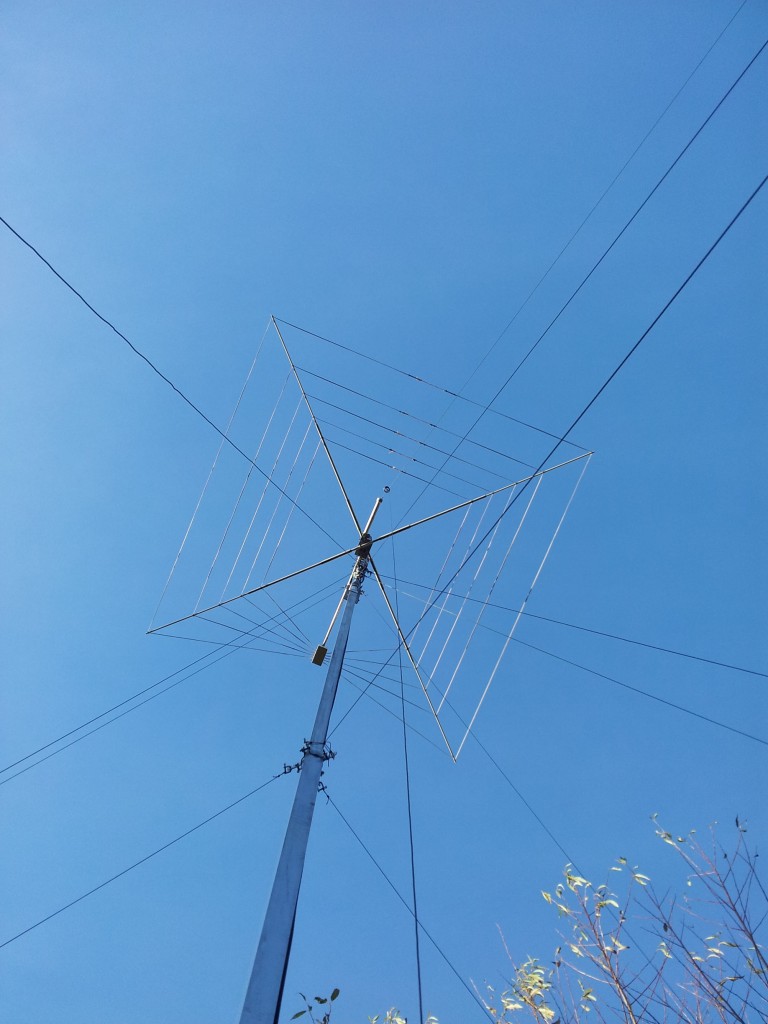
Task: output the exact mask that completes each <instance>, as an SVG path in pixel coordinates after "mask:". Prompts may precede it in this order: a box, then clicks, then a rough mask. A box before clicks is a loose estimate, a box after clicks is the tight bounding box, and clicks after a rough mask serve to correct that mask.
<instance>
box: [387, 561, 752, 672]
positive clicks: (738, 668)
mask: <svg viewBox="0 0 768 1024" xmlns="http://www.w3.org/2000/svg"><path fill="white" fill-rule="evenodd" d="M382 575H383V574H382ZM384 578H385V579H394V577H392V576H385V577H384ZM399 582H400V585H401V586H402V585H403V584H404V585H405V586H408V587H419V588H421V589H422V590H431V589H432V587H430V586H427V585H426V584H424V583H416V582H414V581H413V580H403V579H401V580H400V581H399ZM455 596H456V597H457V598H458V599H460V600H462V601H471V602H474V603H478V604H485V605H487V606H488V607H489V608H497V609H499V610H500V611H504V612H510V613H511V614H513V615H523V616H525V617H526V618H529V619H538V620H539V621H540V622H549V623H551V624H552V625H555V626H565V627H566V628H567V629H577V630H579V631H580V632H582V633H590V634H592V635H593V636H602V637H606V638H608V639H609V640H619V641H621V642H622V643H625V644H634V645H635V646H636V647H645V648H647V649H648V650H651V651H659V652H661V653H662V654H673V655H675V656H676V657H678V658H687V659H689V660H690V661H700V662H703V663H704V664H705V665H714V666H716V667H717V668H727V669H731V670H732V671H734V672H744V673H746V674H747V675H751V676H760V677H761V678H762V679H768V672H760V671H758V670H757V669H754V668H745V667H744V666H743V665H733V664H732V663H731V662H728V661H718V660H717V659H716V658H705V657H704V656H703V655H701V654H691V653H690V652H689V651H678V650H675V648H673V647H661V646H660V645H659V644H652V643H648V642H646V641H644V640H634V639H632V638H631V637H628V636H621V635H619V634H618V633H607V632H606V631H605V630H601V629H592V628H590V627H589V626H579V625H577V624H576V623H574V622H565V621H564V620H563V619H553V618H552V617H551V616H548V615H537V614H536V613H534V612H528V611H525V610H522V611H521V609H519V608H511V607H509V606H508V605H503V604H498V603H496V602H495V601H484V600H483V599H482V598H479V597H472V595H471V594H456V595H455Z"/></svg>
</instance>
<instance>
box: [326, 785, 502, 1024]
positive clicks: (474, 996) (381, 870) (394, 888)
mask: <svg viewBox="0 0 768 1024" xmlns="http://www.w3.org/2000/svg"><path fill="white" fill-rule="evenodd" d="M326 796H327V797H328V803H329V804H330V805H331V807H333V809H334V810H335V811H336V813H337V814H338V815H339V817H340V818H341V820H342V821H343V822H344V824H345V825H346V826H347V828H348V829H349V831H350V832H351V833H352V835H353V836H354V837H355V839H356V840H357V842H358V843H359V844H360V846H361V847H362V848H363V850H364V851H365V853H366V855H367V857H368V858H369V860H370V861H371V862H372V864H373V865H374V867H375V868H376V870H377V871H378V872H379V874H380V875H381V876H382V878H383V879H384V881H385V882H386V883H387V885H388V886H389V887H390V889H392V891H393V892H394V894H395V895H396V896H397V898H398V899H399V900H400V902H401V903H402V904H403V906H404V907H405V909H406V910H407V911H408V913H409V914H410V915H411V916H414V915H413V910H412V909H411V907H410V906H409V905H408V901H407V900H406V898H405V897H404V896H403V895H402V893H401V892H400V890H399V889H398V888H397V886H396V885H395V883H394V882H393V881H392V879H391V878H390V877H389V875H388V874H387V873H386V871H385V870H384V868H383V867H382V866H381V864H380V863H379V862H378V861H377V860H376V858H375V857H374V855H373V854H372V853H371V851H370V850H369V849H368V847H367V846H366V845H365V843H364V842H363V840H362V839H361V837H360V835H359V833H358V832H357V831H356V830H355V829H354V828H353V826H352V824H351V822H350V821H349V819H348V818H347V817H346V816H345V815H344V814H343V812H342V810H341V808H340V807H339V806H338V804H337V803H336V801H335V800H334V799H333V797H332V796H331V795H330V793H326ZM418 926H419V928H420V929H421V931H422V932H423V933H424V934H425V935H426V937H427V938H428V939H429V941H430V942H431V943H432V945H433V946H434V948H435V949H436V950H437V952H438V953H439V954H440V956H441V957H442V959H443V961H444V962H445V964H446V965H447V966H448V967H449V968H450V970H451V972H452V973H453V975H454V977H456V978H457V979H458V981H459V982H460V983H461V985H462V986H463V987H464V989H466V991H467V992H468V993H469V995H470V997H471V998H472V1000H473V1001H474V1003H475V1004H476V1005H477V1006H479V1007H480V1009H481V1010H482V1011H483V1013H484V1014H485V1016H486V1017H488V1018H489V1019H490V1020H495V1018H494V1017H492V1016H491V1014H490V1013H489V1012H488V1010H487V1009H486V1007H485V1006H484V1005H483V1003H482V1002H481V1001H480V999H478V997H477V993H476V992H474V991H473V989H472V988H471V987H470V986H469V985H468V984H467V982H466V981H465V980H464V978H462V976H461V974H460V973H459V971H458V970H457V968H456V967H455V966H454V964H453V963H451V961H450V960H449V959H448V956H447V955H446V953H445V952H444V951H443V950H442V949H441V948H440V946H439V945H438V943H437V940H436V939H435V938H434V936H433V935H431V933H430V932H429V931H428V930H427V929H426V928H425V927H424V923H423V921H419V922H418ZM422 1024H423V1018H422Z"/></svg>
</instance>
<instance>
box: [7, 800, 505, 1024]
mask: <svg viewBox="0 0 768 1024" xmlns="http://www.w3.org/2000/svg"><path fill="white" fill-rule="evenodd" d="M325 795H326V797H327V798H328V803H329V804H330V805H331V807H333V809H334V811H336V813H337V814H338V816H339V817H340V818H341V820H342V821H343V822H344V824H345V825H346V826H347V828H348V829H349V831H350V832H351V833H352V835H353V836H354V837H355V839H356V840H357V841H358V843H359V844H360V846H361V847H362V848H363V850H364V851H365V853H366V855H367V856H368V858H369V859H370V861H371V862H372V863H373V865H374V867H375V868H376V870H377V871H378V872H379V874H380V875H381V876H382V878H383V879H384V881H385V882H386V883H387V885H388V886H389V887H390V889H391V890H392V892H394V894H395V896H397V898H398V899H399V900H400V902H401V903H402V904H403V906H404V907H405V909H406V910H407V911H408V913H409V914H410V915H411V916H412V917H413V916H414V913H413V910H412V909H411V908H410V906H409V905H408V901H407V900H406V899H405V897H404V896H403V895H402V894H401V892H400V890H399V889H398V888H397V886H396V885H395V883H394V882H393V881H392V879H391V878H390V877H389V875H388V874H387V873H386V871H385V870H384V868H383V867H382V866H381V864H379V862H378V861H377V860H376V858H375V857H374V855H373V854H372V853H371V851H370V850H369V849H368V847H367V846H366V845H365V843H364V842H363V840H362V839H361V838H360V836H359V834H358V833H357V832H356V831H355V829H354V828H353V827H352V825H351V824H350V822H349V820H348V819H347V818H346V817H345V816H344V814H343V813H342V812H341V810H340V808H339V807H338V805H337V804H336V802H335V800H334V799H333V797H332V796H331V795H330V793H328V792H326V794H325ZM418 927H419V928H420V929H421V931H423V932H424V934H425V935H426V937H427V938H428V939H429V941H430V942H431V943H432V945H433V946H434V947H435V949H436V950H437V952H438V953H439V954H440V956H441V957H442V958H443V960H444V962H445V963H446V964H447V965H448V967H449V968H450V969H451V971H452V972H453V974H454V976H455V977H456V978H457V979H458V981H459V982H460V983H461V984H462V985H463V987H464V988H465V989H466V991H467V992H468V993H469V995H470V996H471V997H472V999H473V1000H474V1002H475V1003H476V1004H477V1005H478V1006H479V1007H480V1009H481V1010H482V1011H483V1013H484V1014H485V1016H486V1017H488V1018H490V1020H494V1018H493V1017H492V1016H491V1015H490V1014H489V1013H488V1011H487V1010H486V1008H485V1006H483V1004H482V1002H481V1001H480V1000H479V999H478V997H477V994H476V993H475V992H474V991H473V990H472V989H471V988H470V986H469V985H468V984H467V983H466V981H465V980H464V979H463V978H462V976H461V975H460V974H459V972H458V970H457V969H456V967H455V966H454V965H453V964H452V963H451V961H450V960H449V959H448V956H447V955H446V953H444V952H443V950H442V949H441V948H440V946H439V945H438V943H437V940H436V939H435V938H434V937H433V936H432V935H431V934H430V932H428V931H427V929H426V928H425V927H424V923H423V921H418ZM0 948H2V947H0ZM422 1024H423V1019H422Z"/></svg>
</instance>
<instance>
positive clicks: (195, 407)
mask: <svg viewBox="0 0 768 1024" xmlns="http://www.w3.org/2000/svg"><path fill="white" fill-rule="evenodd" d="M0 224H4V225H5V226H6V227H7V228H8V230H9V231H10V232H11V234H12V235H15V237H16V238H18V240H19V241H20V242H21V243H22V244H23V245H25V246H26V247H27V248H28V249H29V250H30V252H32V253H34V255H35V256H37V258H38V259H39V260H40V261H41V262H42V263H44V264H45V265H46V267H48V269H49V270H50V271H51V273H52V274H53V275H54V276H55V277H57V278H58V279H59V281H61V283H62V284H63V285H64V286H65V287H66V288H68V289H69V290H70V291H71V292H72V294H73V295H74V296H75V297H76V298H78V299H79V300H80V301H81V302H82V303H83V305H84V306H86V307H87V308H88V309H89V310H90V311H91V313H93V315H94V316H95V317H97V318H98V319H99V320H101V322H102V323H103V324H105V325H106V326H107V327H108V328H109V329H110V330H111V331H113V332H114V333H115V334H116V335H117V337H118V338H120V340H121V341H124V342H125V344H126V345H127V346H128V348H130V350H131V351H132V352H133V353H134V354H135V355H137V356H138V357H139V359H141V360H142V361H143V362H144V363H146V364H147V366H148V367H149V368H150V370H152V372H153V373H155V374H156V375H157V376H158V377H159V378H160V379H161V380H162V381H164V382H165V383H166V384H167V385H168V386H169V387H170V388H171V390H172V391H173V392H174V393H175V394H177V395H178V396H179V398H180V399H181V400H182V401H183V402H185V403H186V404H187V405H188V406H189V408H190V409H192V411H193V412H195V413H196V414H197V415H198V416H199V417H200V418H201V419H202V420H204V421H205V422H206V423H207V424H208V426H209V427H211V428H212V429H213V430H215V431H216V433H217V434H218V435H219V436H220V437H221V438H223V440H224V442H225V443H226V444H228V445H229V446H230V447H231V448H233V449H234V450H235V451H236V452H237V453H238V454H239V455H242V457H243V458H244V459H246V461H248V462H250V463H251V465H252V466H253V468H254V469H255V470H256V472H257V473H260V474H261V476H263V477H264V478H265V479H267V480H269V477H268V475H267V474H266V473H265V472H264V470H263V469H262V468H261V466H259V465H257V464H256V463H255V462H254V460H253V459H252V458H251V457H250V455H248V454H247V453H246V452H245V451H243V449H242V448H241V447H240V445H238V444H237V443H236V442H235V441H233V440H232V438H231V437H229V436H228V435H227V434H226V433H225V432H224V431H223V430H222V429H221V427H220V426H219V425H218V424H217V423H215V422H214V421H213V420H212V419H211V418H210V417H209V416H207V415H206V413H204V412H203V410H202V409H201V408H200V406H198V405H196V404H195V403H194V402H193V401H192V399H191V398H189V397H187V395H186V394H184V392H183V391H182V390H181V388H179V387H177V386H176V385H175V384H174V383H173V381H172V380H171V379H170V377H168V376H166V375H165V374H164V373H163V371H162V370H161V369H159V367H157V366H156V365H155V364H154V363H153V362H152V360H151V359H150V358H149V357H148V356H146V355H145V354H144V353H143V352H142V351H141V350H140V349H139V348H137V347H136V345H134V344H133V342H132V341H130V340H129V339H128V338H127V337H126V336H125V335H124V334H123V332H122V331H120V330H118V328H117V327H115V325H114V324H113V323H112V321H111V320H108V319H107V318H106V317H105V316H103V315H102V314H101V313H100V312H99V311H98V310H97V309H96V308H95V307H94V306H92V305H91V303H90V302H89V301H88V300H87V299H86V298H85V296H84V295H83V294H82V293H81V292H79V291H78V290H77V288H75V286H74V285H72V284H70V283H69V281H68V280H67V279H66V278H65V277H64V275H63V274H60V273H59V271H58V270H57V269H56V268H55V267H54V266H53V264H52V263H51V262H50V261H49V260H47V259H46V258H45V256H43V254H42V253H41V252H40V250H39V249H37V248H35V246H34V245H32V243H31V242H28V241H27V239H26V238H25V237H24V236H23V235H22V234H21V233H20V232H18V231H17V230H16V228H14V227H13V226H12V225H11V224H9V223H8V221H7V220H6V219H5V217H3V216H0ZM269 482H270V483H271V484H272V486H273V487H276V488H277V489H278V490H279V491H280V493H281V494H283V495H284V496H285V497H287V498H288V500H289V501H290V502H292V503H294V504H295V502H293V499H292V498H290V497H289V496H288V495H287V494H285V492H284V491H283V489H282V488H281V487H280V485H279V484H277V483H275V481H274V480H269ZM297 508H298V509H299V512H301V514H302V515H303V516H305V517H306V518H307V519H308V520H309V521H310V522H311V523H312V525H313V526H315V527H317V529H318V530H320V532H321V533H323V534H325V536H326V537H327V538H328V539H329V540H330V541H333V543H334V544H336V545H337V547H338V546H340V545H339V544H338V541H337V540H336V539H335V538H334V537H333V536H332V535H331V534H330V533H329V532H328V531H327V530H326V529H325V527H324V526H321V524H320V523H318V522H317V520H316V519H315V518H314V517H313V516H311V515H310V514H309V512H307V511H306V509H303V508H301V506H299V505H297Z"/></svg>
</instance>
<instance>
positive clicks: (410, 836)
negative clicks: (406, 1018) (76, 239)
mask: <svg viewBox="0 0 768 1024" xmlns="http://www.w3.org/2000/svg"><path fill="white" fill-rule="evenodd" d="M390 525H391V526H394V523H392V522H390ZM391 546H392V573H393V575H394V577H395V586H397V559H396V557H395V542H394V538H392V541H391ZM395 612H396V614H397V617H398V618H399V617H400V607H399V603H398V597H397V590H395ZM397 661H398V668H399V670H400V706H401V709H402V716H403V765H404V768H405V797H406V810H407V812H408V849H409V853H410V862H411V899H412V900H413V927H414V940H415V944H416V983H417V990H418V995H419V1024H426V1018H425V1017H424V998H423V993H422V980H421V944H420V942H419V910H418V903H417V900H416V854H415V847H414V841H413V807H412V803H411V769H410V761H409V758H408V729H407V727H406V712H405V680H404V678H403V645H402V643H399V642H398V645H397Z"/></svg>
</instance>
